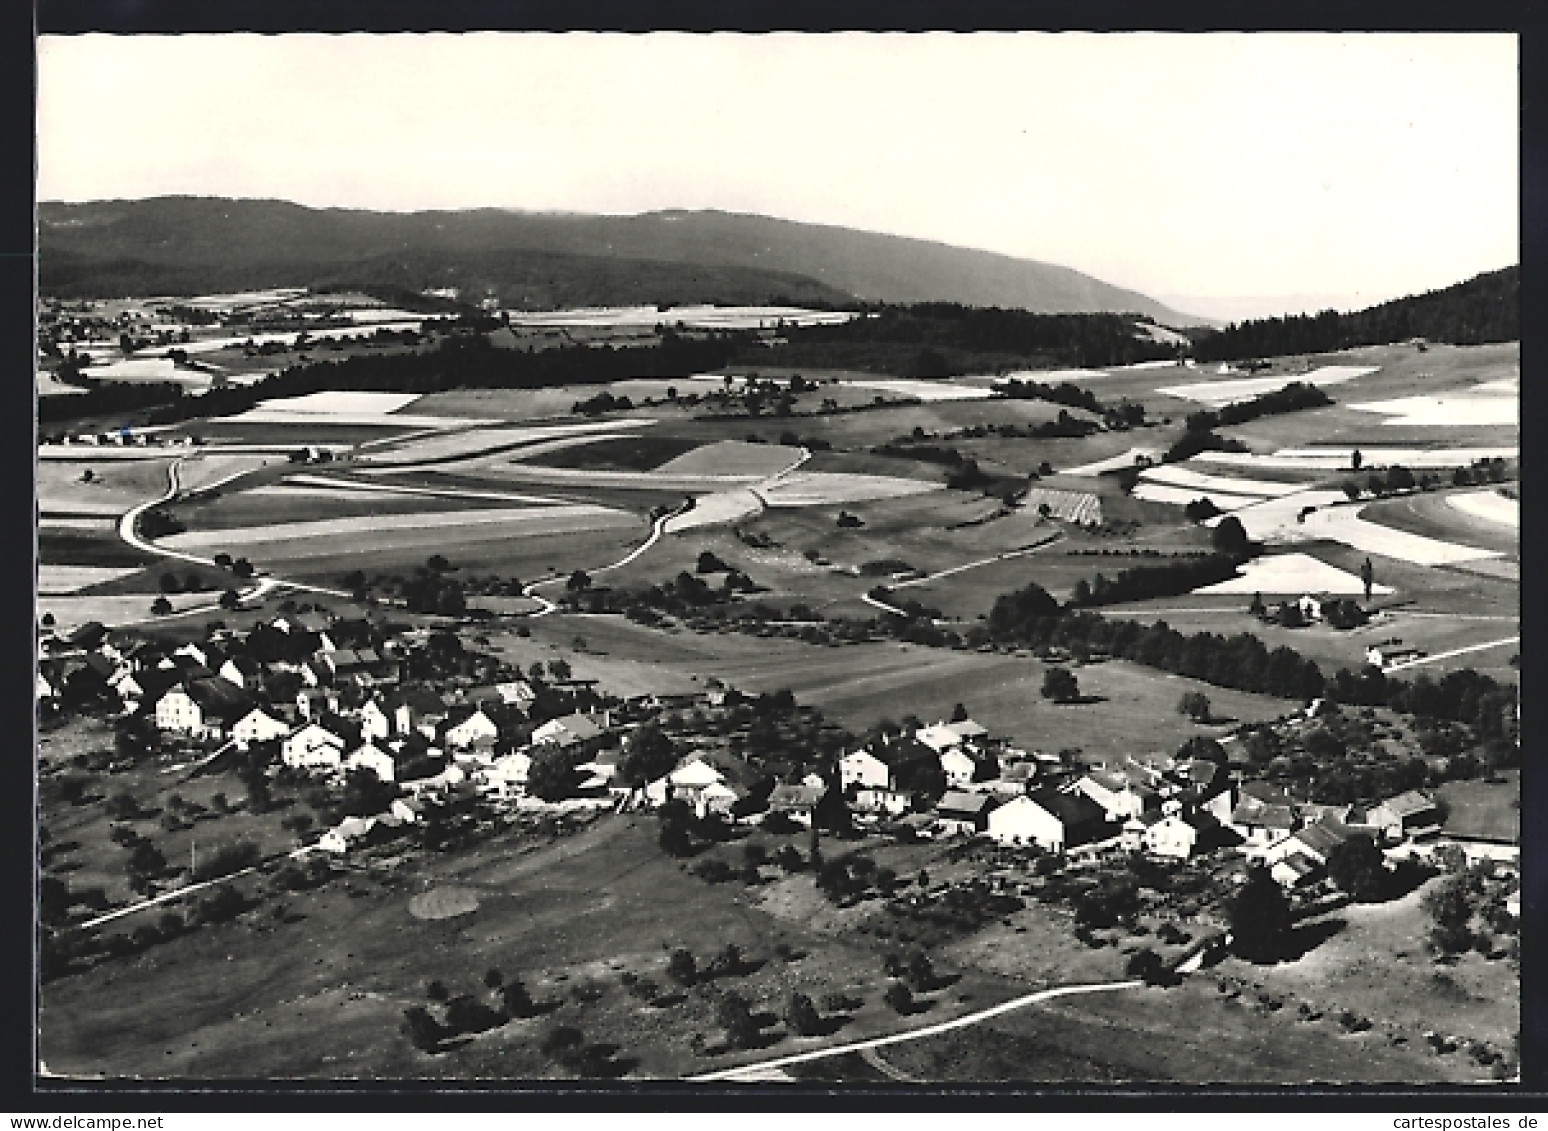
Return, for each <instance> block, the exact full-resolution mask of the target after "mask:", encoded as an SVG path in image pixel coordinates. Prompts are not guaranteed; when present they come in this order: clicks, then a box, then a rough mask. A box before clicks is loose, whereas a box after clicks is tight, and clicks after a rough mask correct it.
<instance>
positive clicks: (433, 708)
mask: <svg viewBox="0 0 1548 1131" xmlns="http://www.w3.org/2000/svg"><path fill="white" fill-rule="evenodd" d="M334 655H338V653H337V652H335V653H334ZM399 707H407V708H408V709H409V710H411V711H414V712H416V713H418V714H421V715H444V714H446V701H445V700H443V699H442V698H441V697H440V696H439V695H437V694H436V693H435V692H434V691H431V690H430V689H429V688H428V687H420V686H418V685H415V686H413V687H405V688H403V689H402V690H400V691H399V692H398V693H397V694H396V695H394V696H393V697H392V698H391V699H390V700H388V709H389V710H392V711H396V710H397V709H398V708H399Z"/></svg>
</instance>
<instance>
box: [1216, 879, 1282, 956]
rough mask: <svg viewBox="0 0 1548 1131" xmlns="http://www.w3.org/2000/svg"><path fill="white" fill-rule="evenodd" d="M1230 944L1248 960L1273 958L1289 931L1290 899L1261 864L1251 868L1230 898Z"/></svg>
mask: <svg viewBox="0 0 1548 1131" xmlns="http://www.w3.org/2000/svg"><path fill="white" fill-rule="evenodd" d="M1230 922H1231V948H1232V949H1233V950H1234V951H1235V952H1236V953H1237V954H1238V955H1239V956H1241V957H1242V958H1245V959H1247V960H1248V961H1249V962H1275V961H1277V960H1278V959H1279V958H1280V956H1281V955H1282V954H1283V953H1284V948H1285V941H1286V938H1287V937H1288V935H1289V933H1290V901H1289V900H1288V899H1287V898H1286V897H1285V893H1284V890H1283V889H1282V888H1281V887H1280V886H1279V883H1278V882H1277V881H1276V880H1275V879H1274V877H1273V876H1271V875H1269V871H1268V869H1267V868H1264V867H1257V868H1254V869H1253V870H1252V871H1251V872H1250V873H1249V874H1248V876H1247V882H1246V883H1245V884H1243V885H1242V889H1241V891H1239V892H1237V894H1236V898H1235V899H1234V900H1232V902H1231V911H1230Z"/></svg>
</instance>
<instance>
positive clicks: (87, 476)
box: [81, 467, 97, 483]
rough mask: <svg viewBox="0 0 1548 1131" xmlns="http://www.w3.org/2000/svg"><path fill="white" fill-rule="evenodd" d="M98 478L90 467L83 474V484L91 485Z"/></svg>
mask: <svg viewBox="0 0 1548 1131" xmlns="http://www.w3.org/2000/svg"><path fill="white" fill-rule="evenodd" d="M96 477H97V476H96V473H95V472H94V471H92V470H91V468H89V467H88V468H87V469H86V470H85V471H83V472H81V482H82V483H90V482H91V481H92V480H93V479H95V478H96Z"/></svg>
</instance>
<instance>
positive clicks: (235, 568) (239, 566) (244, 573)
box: [231, 558, 253, 577]
mask: <svg viewBox="0 0 1548 1131" xmlns="http://www.w3.org/2000/svg"><path fill="white" fill-rule="evenodd" d="M231 572H232V573H234V574H236V575H237V576H238V577H251V576H252V575H253V563H252V562H250V561H248V560H247V559H246V558H238V559H237V560H236V561H234V562H232V563H231Z"/></svg>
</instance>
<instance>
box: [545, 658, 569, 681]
mask: <svg viewBox="0 0 1548 1131" xmlns="http://www.w3.org/2000/svg"><path fill="white" fill-rule="evenodd" d="M548 674H549V675H550V676H552V677H553V678H554V679H555V680H556V681H558V682H560V683H563V682H564V681H565V680H567V679H569V678H570V675H571V671H570V663H569V661H568V660H565V659H557V660H549V661H548Z"/></svg>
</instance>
